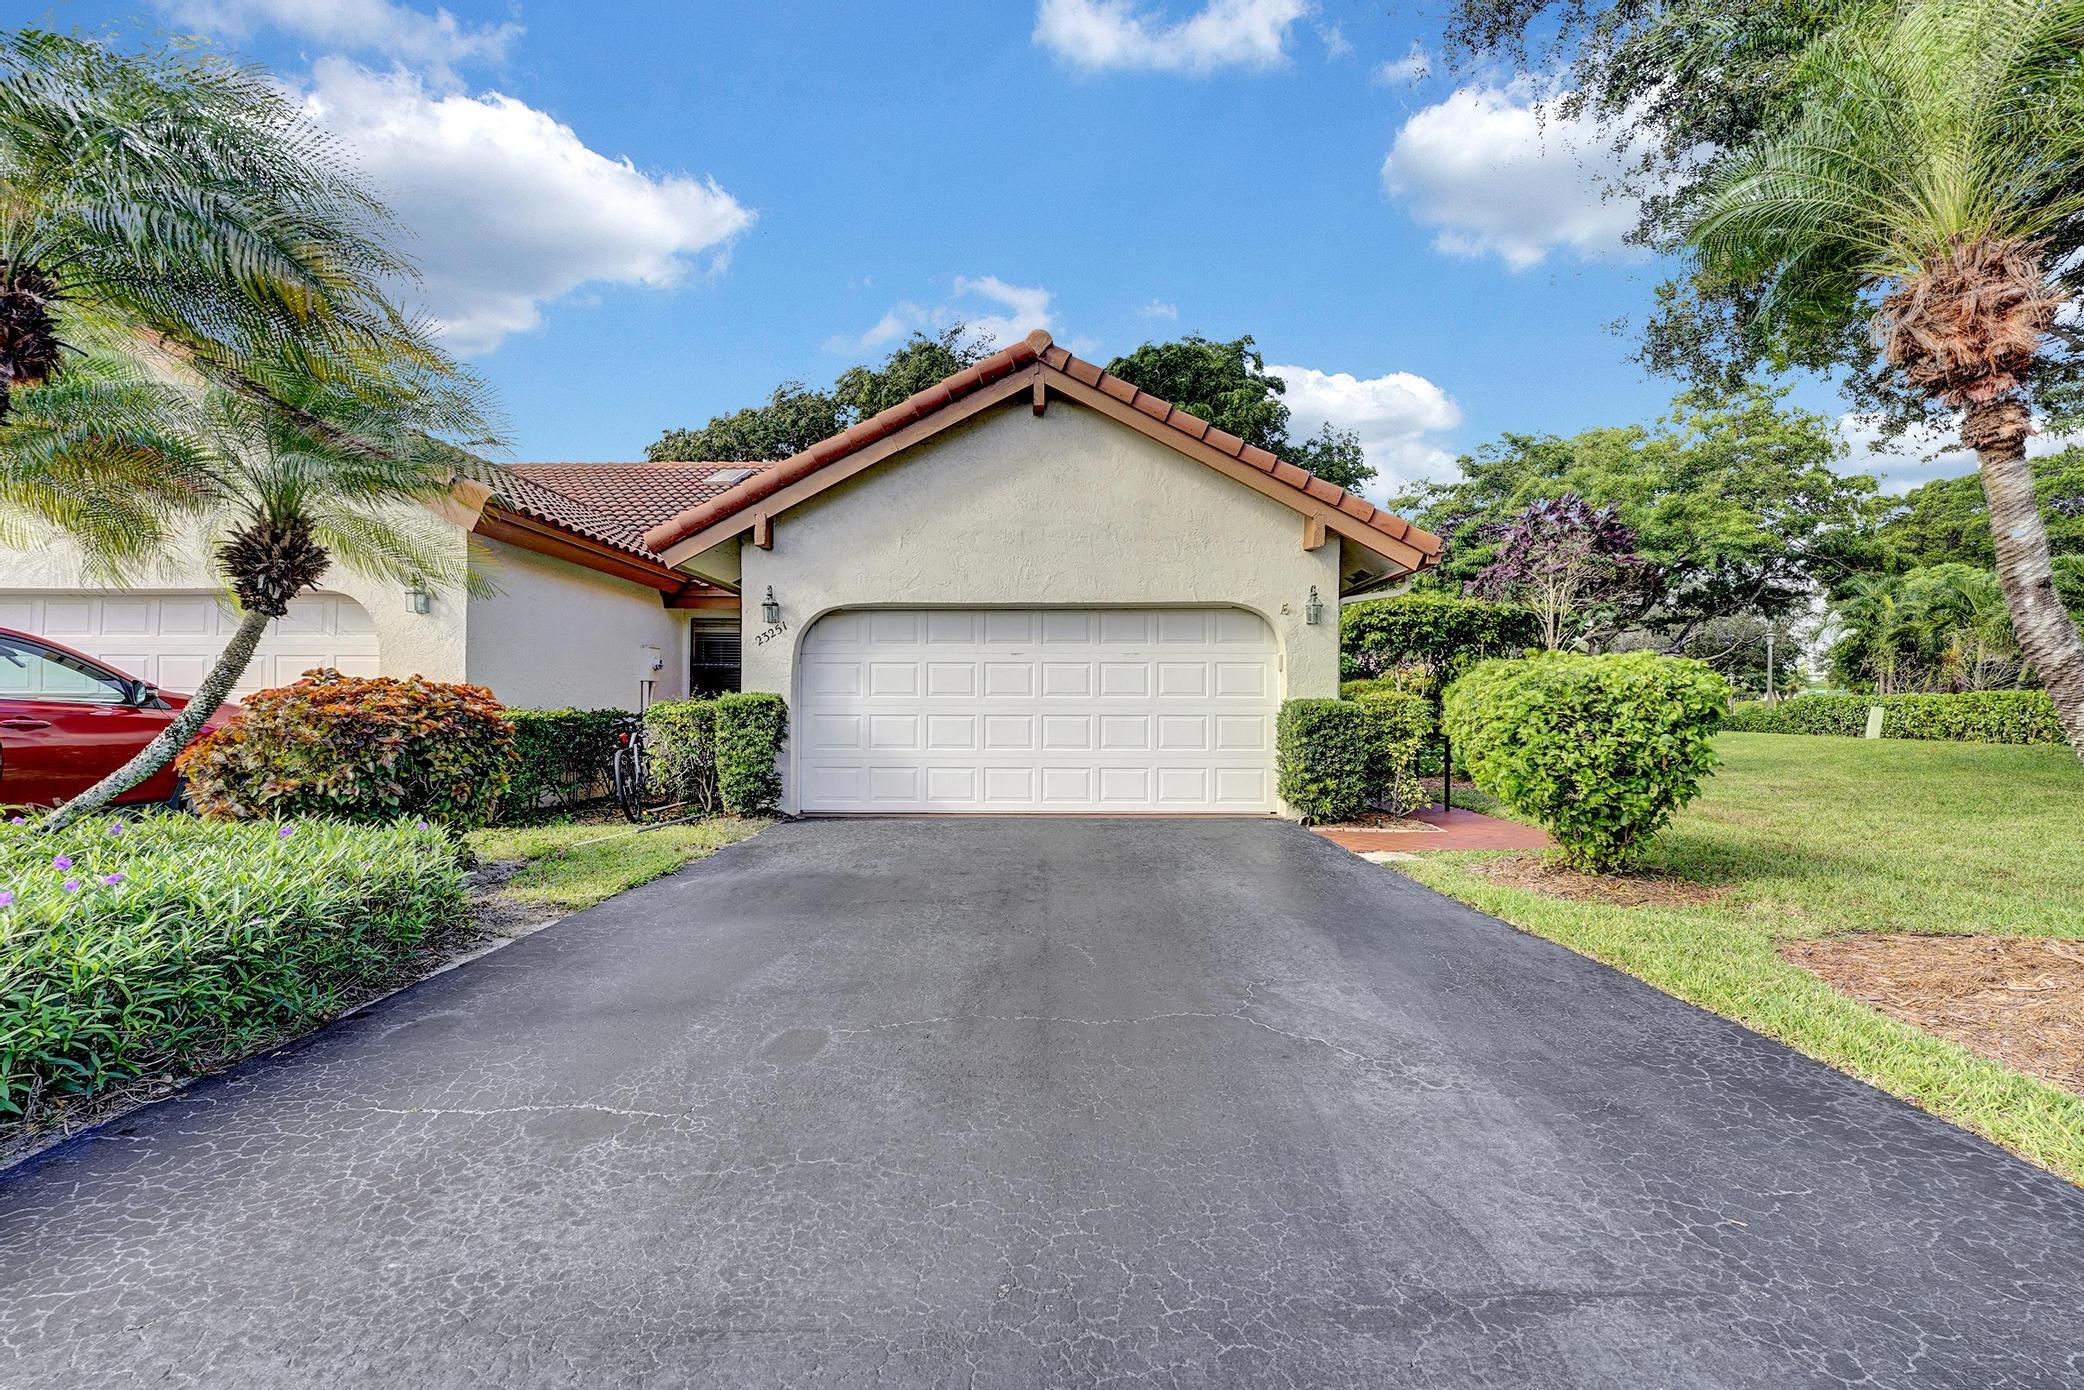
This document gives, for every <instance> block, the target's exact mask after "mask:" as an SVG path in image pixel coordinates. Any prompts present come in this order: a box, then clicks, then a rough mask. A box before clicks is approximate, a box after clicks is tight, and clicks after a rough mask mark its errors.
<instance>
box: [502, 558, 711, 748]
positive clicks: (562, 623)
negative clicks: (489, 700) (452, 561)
mask: <svg viewBox="0 0 2084 1390" xmlns="http://www.w3.org/2000/svg"><path fill="white" fill-rule="evenodd" d="M483 558H484V563H483V564H482V565H481V566H480V572H481V573H482V574H483V575H484V576H485V578H486V579H488V580H490V581H491V582H492V584H494V585H495V586H497V590H498V592H496V593H494V594H492V595H491V596H490V597H475V598H472V599H471V600H470V621H469V623H468V625H467V628H466V631H465V641H466V648H467V656H466V659H465V662H464V665H465V667H466V669H468V670H469V672H470V678H471V679H472V680H473V681H476V682H477V683H478V684H479V685H486V686H490V687H491V688H492V693H493V694H495V695H497V696H498V697H499V698H500V700H501V701H502V702H503V703H505V704H507V705H509V706H511V707H513V708H515V709H558V708H562V707H565V706H571V707H573V708H577V709H616V708H620V709H635V708H636V707H637V704H638V696H639V692H640V684H639V682H640V681H641V679H642V677H643V675H644V672H643V671H642V669H641V665H640V660H639V654H640V652H641V651H642V649H643V648H645V647H656V648H657V649H658V651H659V654H660V658H661V660H662V661H663V662H664V668H663V669H662V670H660V671H659V672H657V675H656V684H655V685H654V686H653V687H652V689H651V691H650V698H651V699H654V700H673V699H679V698H680V697H682V696H684V695H686V694H687V672H688V652H687V633H688V621H687V620H688V615H687V614H686V613H685V612H682V611H678V610H675V609H669V608H667V607H666V606H665V605H664V604H663V603H662V602H660V600H659V596H658V594H657V593H656V592H655V591H653V590H651V589H647V588H645V587H644V586H643V585H641V584H631V583H628V582H626V581H624V580H620V579H611V578H609V577H608V576H607V575H604V574H596V573H595V572H594V571H592V570H587V569H581V568H579V567H578V566H577V565H568V564H566V563H565V562H564V561H562V560H552V559H549V558H548V557H546V556H542V555H537V554H534V553H533V552H531V551H526V550H521V549H517V548H516V547H514V546H510V545H505V544H502V543H500V542H498V541H491V542H487V543H486V544H485V548H484V555H483Z"/></svg>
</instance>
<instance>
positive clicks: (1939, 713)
mask: <svg viewBox="0 0 2084 1390" xmlns="http://www.w3.org/2000/svg"><path fill="white" fill-rule="evenodd" d="M1875 705H1880V706H1881V736H1882V737H1883V738H1925V739H1954V740H1960V741H1964V742H1973V743H2065V742H2068V740H2067V739H2065V738H2064V737H2063V733H2062V725H2061V724H2059V723H2058V722H2056V719H2055V702H2054V701H2053V700H2051V699H2049V698H2048V692H2047V691H2045V690H1978V691H1971V692H1969V693H1967V694H1962V695H1797V696H1795V697H1794V698H1793V699H1791V700H1786V701H1783V702H1782V703H1781V705H1780V720H1781V724H1782V726H1783V727H1781V728H1779V729H1772V730H1757V731H1756V732H1771V733H1790V734H1839V735H1843V736H1845V737H1848V738H1858V737H1860V736H1861V735H1863V734H1865V733H1866V732H1867V711H1868V710H1869V709H1871V708H1872V707H1874V706H1875ZM1732 727H1733V726H1732Z"/></svg>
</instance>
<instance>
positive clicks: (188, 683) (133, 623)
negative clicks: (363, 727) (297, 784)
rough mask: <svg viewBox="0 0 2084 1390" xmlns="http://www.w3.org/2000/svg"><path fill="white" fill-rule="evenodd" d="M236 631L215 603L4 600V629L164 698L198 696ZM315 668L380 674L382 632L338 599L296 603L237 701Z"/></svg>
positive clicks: (7, 596) (160, 598)
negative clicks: (168, 693)
mask: <svg viewBox="0 0 2084 1390" xmlns="http://www.w3.org/2000/svg"><path fill="white" fill-rule="evenodd" d="M238 625H239V620H238V617H237V615H236V614H234V613H232V612H230V611H228V610H227V609H225V608H223V607H221V606H220V605H219V603H218V599H217V596H216V595H215V594H208V593H196V592H193V591H187V592H182V591H178V590H177V591H159V592H154V591H152V590H147V589H136V590H125V591H123V592H120V593H79V594H53V593H49V592H42V593H39V592H34V591H28V590H14V591H12V592H8V591H0V627H11V628H15V629H18V630H19V631H22V632H29V633H34V634H36V635H38V636H41V637H48V638H50V639H51V640H52V641H53V642H58V643H62V644H63V645H65V646H68V647H71V648H73V649H74V650H76V651H83V652H85V653H87V655H89V656H95V657H99V658H101V659H102V660H103V661H106V662H108V663H109V664H110V665H111V666H115V667H118V668H120V669H121V670H124V671H127V672H129V673H130V674H131V675H133V676H136V677H138V678H139V679H140V680H147V681H150V682H152V684H154V685H157V686H163V687H164V688H166V689H168V690H180V691H188V690H193V689H195V687H196V685H197V683H198V682H200V681H201V680H202V678H203V673H204V672H205V671H206V670H208V669H209V666H210V663H211V661H213V660H214V659H215V658H216V656H217V653H219V652H220V651H222V650H224V644H225V643H226V642H228V641H230V640H231V635H232V629H234V628H235V627H237V626H238ZM314 666H331V667H333V668H334V669H335V670H338V671H342V672H345V673H346V674H348V675H350V676H373V675H375V674H376V673H377V649H376V627H375V625H374V624H372V623H371V622H370V621H369V614H368V613H367V612H365V611H364V610H363V608H362V605H360V604H359V603H356V602H355V601H354V600H353V599H351V598H348V597H346V596H345V595H342V594H325V593H319V594H306V595H305V596H304V597H302V598H299V599H295V600H293V601H292V602H291V603H290V606H289V612H288V613H287V614H285V615H284V616H283V617H281V618H278V619H277V620H276V621H275V623H274V624H273V625H272V626H271V627H269V629H268V634H267V636H266V637H263V638H262V639H261V645H260V651H259V652H258V653H257V654H256V655H255V657H254V659H253V664H252V665H251V666H249V667H247V668H246V676H245V679H243V680H242V681H240V682H239V684H238V686H237V687H236V688H235V689H234V691H233V696H232V697H233V698H234V699H239V698H242V697H244V696H247V695H250V694H252V693H253V692H254V691H256V690H261V689H264V688H266V687H268V686H272V685H288V684H289V683H290V682H291V681H294V680H295V679H296V678H297V677H298V676H300V675H302V674H303V673H304V672H306V671H308V670H310V669H311V668H312V667H314Z"/></svg>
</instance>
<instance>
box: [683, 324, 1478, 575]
mask: <svg viewBox="0 0 2084 1390" xmlns="http://www.w3.org/2000/svg"><path fill="white" fill-rule="evenodd" d="M1038 390H1039V391H1041V392H1044V393H1050V394H1055V395H1058V396H1061V397H1063V398H1064V399H1066V400H1071V401H1075V402H1077V403H1078V404H1080V405H1083V406H1086V407H1088V408H1090V409H1093V410H1097V411H1099V412H1100V413H1101V414H1103V415H1106V416H1107V417H1109V418H1110V419H1113V420H1116V421H1119V422H1120V423H1122V424H1124V425H1127V426H1128V427H1129V428H1131V429H1133V430H1135V431H1137V432H1138V433H1139V434H1142V435H1144V436H1146V437H1147V438H1150V439H1152V440H1155V441H1156V442H1158V443H1160V444H1163V445H1165V446H1166V447H1167V448H1169V449H1173V450H1175V451H1177V452H1179V453H1182V454H1185V455H1187V456H1188V457H1189V458H1192V459H1195V460H1197V461H1198V462H1201V463H1204V464H1207V465H1208V466H1209V467H1211V468H1214V469H1215V470H1216V471H1217V472H1219V473H1222V474H1223V475H1224V476H1226V477H1228V478H1231V479H1234V480H1235V481H1237V482H1240V483H1243V484H1244V485H1245V486H1246V487H1249V488H1251V489H1252V490H1253V491H1255V492H1257V493H1259V494H1260V495H1261V496H1264V497H1268V498H1271V499H1272V500H1274V501H1276V502H1279V503H1281V504H1282V505H1283V506H1285V507H1288V508H1290V509H1292V510H1293V511H1295V512H1297V513H1299V514H1300V515H1302V516H1303V517H1304V518H1306V519H1309V520H1313V521H1316V522H1318V523H1321V524H1322V525H1323V526H1324V527H1325V529H1326V530H1328V531H1331V532H1332V533H1334V534H1336V535H1338V536H1340V537H1341V538H1343V539H1344V540H1346V541H1348V542H1350V543H1352V544H1353V545H1356V546H1359V547H1361V548H1362V549H1364V550H1367V551H1369V552H1371V553H1373V554H1376V555H1379V556H1381V557H1382V558H1383V559H1384V560H1385V561H1387V562H1389V563H1390V564H1391V565H1393V566H1395V567H1396V568H1397V570H1398V571H1399V572H1400V573H1404V574H1410V573H1415V572H1417V571H1419V570H1421V569H1424V568H1426V567H1427V566H1429V565H1431V564H1433V563H1435V561H1436V558H1437V557H1436V556H1435V555H1434V554H1432V553H1429V552H1427V551H1425V550H1421V549H1420V548H1418V547H1417V546H1415V545H1410V544H1408V543H1406V542H1404V541H1401V540H1398V539H1396V538H1394V537H1392V536H1389V535H1388V534H1386V533H1385V532H1383V531H1381V530H1379V529H1378V528H1376V527H1373V526H1370V525H1368V524H1367V523H1366V522H1363V521H1360V520H1358V519H1356V518H1354V517H1352V516H1349V515H1347V514H1346V513H1345V512H1344V511H1342V510H1341V509H1340V508H1338V507H1337V506H1334V505H1332V504H1331V503H1328V502H1324V501H1320V500H1319V499H1318V498H1316V497H1313V496H1311V495H1310V494H1309V493H1307V492H1304V491H1302V490H1301V489H1299V488H1296V487H1293V486H1291V485H1290V484H1288V483H1285V482H1282V481H1280V480H1279V479H1277V478H1274V477H1273V476H1271V475H1270V474H1267V473H1264V472H1261V471H1260V470H1259V469H1257V468H1254V467H1253V466H1252V465H1251V464H1249V463H1245V462H1243V461H1241V460H1239V459H1237V458H1234V457H1232V456H1231V455H1230V454H1227V453H1225V452H1223V451H1222V450H1221V449H1218V448H1215V447H1213V446H1212V445H1208V444H1204V443H1202V442H1201V441H1200V440H1197V439H1192V438H1189V437H1188V436H1187V435H1185V434H1184V433H1182V432H1181V431H1179V430H1177V429H1174V428H1172V427H1170V426H1168V425H1166V424H1163V423H1162V422H1160V421H1158V420H1156V419H1154V418H1152V417H1151V416H1150V415H1147V414H1145V413H1144V412H1143V411H1141V410H1138V409H1136V408H1135V407H1134V406H1132V405H1128V404H1125V403H1123V402H1122V401H1119V400H1116V399H1115V398H1114V397H1113V396H1110V395H1108V394H1107V393H1106V392H1104V391H1101V390H1098V389H1096V388H1094V387H1091V386H1087V385H1086V384H1085V383H1083V382H1081V381H1079V380H1078V379H1077V378H1075V377H1073V376H1071V375H1070V374H1069V373H1066V372H1063V371H1061V370H1059V369H1057V368H1055V367H1052V366H1050V365H1049V364H1047V363H1045V362H1039V361H1038V362H1034V363H1032V364H1030V365H1029V366H1026V367H1023V368H1021V369H1020V370H1018V371H1015V372H1013V373H1011V374H1010V375H1008V376H1005V377H1002V378H1000V379H999V380H997V381H995V382H992V383H991V384H990V385H988V386H984V387H981V388H979V389H978V390H976V391H974V392H972V393H971V394H969V395H967V396H964V397H962V398H961V399H959V400H956V401H953V402H951V403H949V404H948V405H946V406H944V407H942V408H941V409H940V410H937V411H935V412H933V413H932V414H930V415H924V416H921V417H920V418H919V419H917V420H914V421H913V422H912V423H911V424H909V425H906V426H905V427H904V428H903V429H900V430H897V431H895V432H894V433H892V434H889V435H887V436H885V437H884V438H882V439H879V440H877V441H876V442H875V443H873V444H870V445H868V446H866V447H865V448H862V449H859V450H857V451H855V452H854V453H851V454H848V455H846V456H845V457H844V458H840V459H836V460H834V461H833V462H832V463H829V464H827V465H825V466H824V467H822V468H820V469H818V470H816V471H815V472H812V473H810V474H807V475H806V476H804V477H802V478H799V479H797V480H796V481H795V482H793V483H791V484H789V485H788V486H786V487H784V488H781V489H779V490H778V491H776V492H774V493H772V494H770V495H769V496H767V497H763V498H760V499H758V500H757V501H754V502H749V503H747V504H746V505H745V506H744V507H742V508H740V509H739V510H737V511H735V512H732V513H731V514H730V515H728V516H725V517H723V518H721V519H720V520H718V521H716V522H713V523H712V524H710V525H708V526H705V527H703V528H702V529H701V530H699V531H695V532H693V533H691V534H689V535H687V536H685V537H683V538H682V539H680V540H678V541H675V542H673V543H672V544H671V545H669V546H666V547H665V548H664V549H662V550H661V551H660V558H662V559H663V560H665V562H666V563H667V564H669V565H674V566H680V565H685V564H687V563H688V562H689V561H691V560H693V559H694V558H695V557H697V556H699V555H702V554H704V553H706V552H708V551H711V550H714V549H716V548H717V547H718V546H720V545H723V544H724V543H726V542H727V541H729V540H731V539H732V538H733V537H735V536H738V535H741V534H743V533H744V532H747V531H750V530H752V529H754V528H755V527H756V526H758V525H760V524H761V523H762V522H768V523H771V522H772V520H773V518H774V517H776V516H779V515H780V514H781V513H782V512H784V511H787V510H788V509H789V508H791V507H794V506H797V505H798V504H800V503H802V502H805V501H808V500H809V499H810V498H812V497H815V496H816V495H817V494H819V493H820V492H823V491H824V490H825V489H826V488H829V487H831V486H833V485H834V484H836V483H839V482H842V481H844V480H845V479H847V478H851V477H853V476H854V475H855V474H857V473H860V472H861V471H863V470H864V469H867V468H871V467H873V466H874V465H876V464H878V463H881V462H882V461H883V460H885V459H887V458H890V457H891V456H892V455H895V454H899V453H902V452H904V451H905V450H907V449H909V448H911V447H913V446H914V445H916V444H920V443H923V442H924V441H925V440H927V439H929V438H931V437H932V436H934V435H935V434H938V433H939V432H940V431H942V430H944V429H947V428H949V427H950V426H952V425H956V424H959V423H961V422H962V421H964V420H967V419H970V418H971V417H973V416H976V415H979V414H982V413H983V412H984V411H987V410H989V409H991V408H992V407H994V406H998V405H1001V404H1004V403H1005V402H1007V401H1011V400H1017V399H1033V398H1035V394H1036V392H1037V391H1038Z"/></svg>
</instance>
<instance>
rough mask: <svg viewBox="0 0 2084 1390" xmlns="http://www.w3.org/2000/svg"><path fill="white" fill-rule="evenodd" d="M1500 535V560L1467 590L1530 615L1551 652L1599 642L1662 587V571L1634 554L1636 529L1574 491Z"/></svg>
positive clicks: (1535, 508)
mask: <svg viewBox="0 0 2084 1390" xmlns="http://www.w3.org/2000/svg"><path fill="white" fill-rule="evenodd" d="M1494 534H1495V536H1496V538H1497V542H1498V552H1497V558H1496V559H1494V560H1493V561H1492V562H1491V563H1490V564H1488V565H1486V566H1485V567H1484V568H1483V569H1481V570H1479V571H1478V572H1477V574H1476V577H1475V578H1474V579H1473V580H1471V581H1470V583H1469V588H1470V590H1471V591H1472V592H1474V593H1476V594H1479V595H1481V596H1482V597H1484V598H1491V599H1498V600H1500V601H1503V602H1507V603H1517V604H1521V605H1523V606H1524V607H1526V608H1529V609H1531V610H1532V611H1533V613H1534V615H1535V618H1536V619H1537V620H1538V622H1539V624H1540V627H1541V642H1542V645H1543V646H1544V647H1545V648H1547V649H1548V650H1549V651H1555V650H1557V649H1558V648H1560V647H1562V646H1563V645H1564V644H1565V643H1567V642H1570V641H1573V640H1577V639H1584V640H1586V641H1588V642H1589V641H1591V640H1593V639H1594V638H1595V637H1596V636H1598V635H1600V634H1601V629H1602V628H1604V627H1606V626H1609V625H1610V624H1611V622H1612V619H1613V616H1614V615H1615V614H1616V613H1617V612H1619V611H1620V610H1621V609H1622V608H1623V607H1624V606H1630V607H1632V606H1634V605H1635V604H1638V603H1640V602H1641V601H1643V600H1644V599H1646V598H1647V597H1649V595H1650V594H1651V593H1652V592H1653V591H1654V590H1655V588H1656V584H1657V570H1656V567H1655V566H1654V565H1652V564H1651V563H1650V562H1649V561H1648V560H1645V559H1644V558H1643V557H1642V556H1640V555H1638V554H1637V553H1636V550H1635V546H1636V536H1635V528H1633V527H1631V526H1629V525H1628V524H1627V523H1626V522H1624V521H1622V520H1621V518H1620V515H1619V514H1618V512H1617V511H1616V510H1615V508H1613V507H1612V506H1605V507H1595V506H1593V505H1592V504H1591V503H1589V502H1587V501H1586V500H1585V499H1584V498H1582V497H1580V496H1578V495H1577V494H1576V493H1574V492H1566V493H1564V494H1563V495H1562V496H1560V497H1552V498H1548V499H1545V500H1543V501H1540V502H1535V503H1532V504H1530V505H1529V506H1528V507H1527V508H1526V510H1524V511H1522V512H1521V513H1520V514H1519V515H1518V516H1516V517H1514V518H1513V519H1512V520H1511V521H1510V522H1507V523H1505V524H1503V525H1502V526H1500V527H1499V528H1498V529H1497V530H1496V532H1494Z"/></svg>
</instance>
